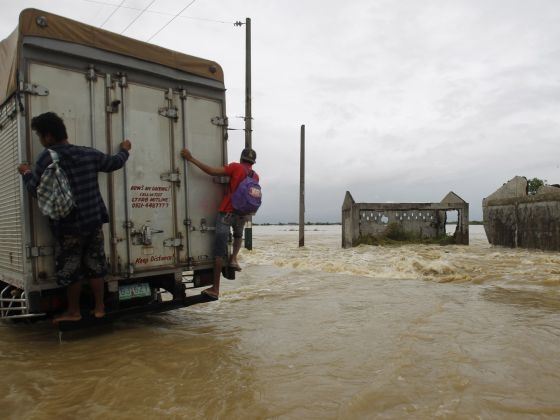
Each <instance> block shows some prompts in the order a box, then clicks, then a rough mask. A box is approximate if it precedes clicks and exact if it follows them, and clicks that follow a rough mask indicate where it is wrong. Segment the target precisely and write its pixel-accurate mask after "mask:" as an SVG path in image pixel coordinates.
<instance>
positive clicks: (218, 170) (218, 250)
mask: <svg viewBox="0 0 560 420" xmlns="http://www.w3.org/2000/svg"><path fill="white" fill-rule="evenodd" d="M181 156H182V157H183V158H184V159H185V160H187V161H188V162H192V163H193V164H195V165H196V166H198V167H199V168H200V169H202V170H203V171H204V172H206V173H207V174H208V175H211V176H229V177H230V181H229V185H228V189H227V193H226V195H225V196H224V198H223V199H222V203H221V204H220V207H219V209H218V216H217V218H216V231H215V232H216V233H215V235H216V236H215V239H214V283H213V285H212V287H210V288H208V289H205V290H203V291H202V294H203V295H205V296H206V297H207V298H208V299H211V300H218V298H219V295H220V277H221V273H222V266H223V263H224V259H225V258H227V242H228V238H229V234H230V227H231V228H232V229H233V250H232V254H231V257H230V259H229V262H228V264H229V266H230V267H231V268H232V269H233V270H235V271H241V267H240V266H239V263H238V262H237V254H239V250H240V249H241V240H242V238H243V227H244V226H245V221H246V219H247V216H246V215H244V214H240V213H239V212H237V211H235V210H234V205H233V203H232V196H233V195H234V193H235V191H236V190H237V189H238V187H239V186H240V184H241V183H242V182H243V181H244V180H245V179H246V178H247V177H250V178H253V179H254V180H255V181H258V180H259V176H258V175H257V173H256V172H254V171H253V164H254V163H255V161H256V159H257V153H256V152H255V151H254V150H253V149H250V148H246V149H243V151H242V152H241V158H240V163H237V162H232V163H230V164H229V165H225V166H220V167H212V166H209V165H206V164H205V163H203V162H201V161H199V160H198V159H196V158H195V157H194V156H193V155H192V154H191V152H190V151H189V150H188V149H183V150H182V151H181ZM257 186H258V185H257ZM258 203H259V205H260V187H259V196H258Z"/></svg>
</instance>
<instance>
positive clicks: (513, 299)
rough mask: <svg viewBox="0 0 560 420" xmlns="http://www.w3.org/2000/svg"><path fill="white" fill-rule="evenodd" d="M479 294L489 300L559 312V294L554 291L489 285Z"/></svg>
mask: <svg viewBox="0 0 560 420" xmlns="http://www.w3.org/2000/svg"><path fill="white" fill-rule="evenodd" d="M481 296H482V297H483V298H484V299H486V300H489V301H491V302H496V303H505V304H508V305H515V306H521V307H524V308H531V309H538V310H541V311H546V312H560V296H559V295H558V293H557V292H556V291H553V290H550V291H539V290H522V289H509V288H508V289H506V288H503V287H491V288H487V289H484V290H483V291H482V292H481Z"/></svg>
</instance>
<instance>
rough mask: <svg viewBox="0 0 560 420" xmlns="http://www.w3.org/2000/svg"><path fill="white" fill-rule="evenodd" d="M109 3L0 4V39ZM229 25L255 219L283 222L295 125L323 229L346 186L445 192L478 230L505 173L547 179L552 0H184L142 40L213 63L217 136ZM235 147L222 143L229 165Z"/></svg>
mask: <svg viewBox="0 0 560 420" xmlns="http://www.w3.org/2000/svg"><path fill="white" fill-rule="evenodd" d="M121 1H122V0H99V1H98V0H95V1H94V0H18V1H13V0H0V5H1V9H0V10H2V13H1V14H0V38H5V37H6V36H7V35H8V34H9V33H10V32H11V31H12V30H13V29H14V28H15V26H16V24H17V19H18V14H19V12H20V11H21V10H23V9H24V8H27V7H35V8H39V9H42V10H46V11H49V12H53V13H57V14H61V15H64V16H67V17H70V18H72V19H76V20H79V21H83V22H86V23H88V24H90V25H94V26H100V25H102V24H103V23H104V22H105V21H106V19H107V18H108V17H109V16H110V15H111V13H113V11H114V10H115V7H116V6H118V5H119V4H121ZM191 1H192V0H155V1H153V4H152V5H151V6H150V8H149V9H148V11H147V12H146V13H144V14H143V15H142V16H141V17H140V18H138V19H137V20H136V22H134V24H132V25H131V26H130V27H129V28H128V29H127V30H126V31H125V32H124V34H125V35H127V36H130V37H133V38H137V39H140V40H144V41H145V40H147V39H149V38H150V37H151V36H152V35H154V34H155V33H156V32H157V31H158V30H159V29H160V28H161V27H163V26H164V25H165V24H166V23H167V22H168V21H169V20H170V19H171V18H172V15H174V14H176V13H178V12H179V11H180V10H181V9H183V8H184V7H185V6H187V5H188V4H189V3H190V2H191ZM150 3H152V0H125V1H124V3H123V6H124V7H121V8H120V9H118V10H117V11H116V12H115V13H114V14H113V15H112V16H111V18H110V19H109V20H108V21H106V22H105V24H104V26H103V27H104V28H105V29H108V30H112V31H115V32H118V33H120V32H121V31H123V30H124V29H125V28H126V27H127V26H128V25H129V24H130V23H131V22H132V21H133V19H135V17H137V15H138V14H139V13H140V10H142V9H143V8H145V7H146V6H148V5H149V4H150ZM111 4H112V5H114V6H111ZM137 9H140V10H137ZM245 17H250V18H251V19H252V32H253V37H252V42H253V50H252V54H253V66H252V70H253V117H254V123H253V129H254V133H253V146H254V148H255V149H256V150H257V153H258V162H257V165H256V166H255V169H256V170H257V172H259V174H260V175H261V179H262V187H263V196H264V204H263V207H262V208H261V210H260V211H259V215H258V216H257V218H256V219H255V221H257V222H277V221H283V222H286V221H296V220H297V215H298V197H299V186H298V182H299V132H300V125H301V124H305V125H306V128H307V131H306V137H307V151H306V153H307V171H306V180H307V182H306V193H307V204H306V220H309V221H339V220H340V208H341V206H342V201H343V199H344V194H345V191H346V190H349V191H350V192H351V193H352V194H353V196H354V198H355V199H356V201H359V202H432V201H435V202H437V201H440V200H441V199H442V198H443V197H444V196H445V195H446V194H447V192H448V191H450V190H453V191H455V192H456V193H457V194H458V195H460V196H461V197H463V198H464V199H465V200H466V201H468V202H469V203H470V209H471V210H470V214H471V219H481V218H482V210H481V200H482V198H483V197H485V196H487V195H489V194H490V193H492V192H493V191H494V190H495V189H496V188H498V187H499V186H500V185H502V184H503V183H504V182H506V181H507V180H508V179H510V178H512V177H513V176H515V175H525V176H527V177H531V178H532V177H539V178H544V179H547V180H548V181H549V182H550V183H558V182H560V155H559V153H558V151H559V149H560V123H559V121H560V24H559V23H558V22H560V1H557V0H492V1H489V0H437V1H430V0H422V1H421V0H398V1H397V0H353V1H346V2H341V1H331V0H247V1H241V0H227V1H225V0H224V1H221V2H219V1H216V0H196V1H195V2H194V3H193V4H192V5H191V6H190V7H189V8H188V9H186V10H185V11H184V12H183V14H182V17H180V18H177V19H175V20H174V21H173V22H171V23H170V24H169V25H168V26H167V27H166V28H165V29H163V30H162V31H161V32H160V33H159V34H158V35H157V36H155V37H154V38H153V39H152V40H151V41H150V42H152V43H155V44H158V45H161V46H163V47H166V48H170V49H174V50H178V51H181V52H184V53H186V54H191V55H196V56H200V57H204V58H208V59H212V60H215V61H217V62H219V63H220V64H221V65H222V67H223V68H224V73H225V82H226V87H227V110H228V116H229V117H230V127H232V128H243V120H242V119H238V118H236V117H238V116H242V115H243V113H244V89H245V85H244V83H245V82H244V80H245V79H244V70H245V64H244V63H245V61H244V60H245V58H244V57H245V37H244V27H241V28H237V27H234V26H233V24H232V22H234V21H236V20H244V19H245ZM206 19H210V20H206ZM212 20H218V21H222V22H227V23H219V22H213V21H212ZM243 145H244V137H243V132H242V131H232V132H231V133H230V159H231V160H237V159H238V156H239V153H240V151H241V149H242V148H243Z"/></svg>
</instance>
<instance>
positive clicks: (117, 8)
mask: <svg viewBox="0 0 560 420" xmlns="http://www.w3.org/2000/svg"><path fill="white" fill-rule="evenodd" d="M125 1H126V0H122V1H121V4H119V5H118V6H117V7H116V8H115V10H113V11H112V12H111V14H110V15H109V16H107V19H105V21H104V22H103V23H102V24H101V26H100V28H103V26H104V25H105V24H106V23H107V22H108V21H109V19H111V18H112V17H113V15H114V14H115V13H116V12H117V10H119V9H120V8H121V7H122V5H123V4H124V2H125Z"/></svg>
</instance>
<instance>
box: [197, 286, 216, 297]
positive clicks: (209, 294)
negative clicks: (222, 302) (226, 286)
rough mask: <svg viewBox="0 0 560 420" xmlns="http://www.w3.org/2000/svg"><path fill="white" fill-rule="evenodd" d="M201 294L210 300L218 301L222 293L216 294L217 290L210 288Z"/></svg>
mask: <svg viewBox="0 0 560 420" xmlns="http://www.w3.org/2000/svg"><path fill="white" fill-rule="evenodd" d="M200 294H201V295H203V296H205V297H207V298H208V299H210V300H218V299H219V298H220V292H216V290H215V289H214V288H213V287H210V288H209V289H204V290H203V291H202V292H200Z"/></svg>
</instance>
